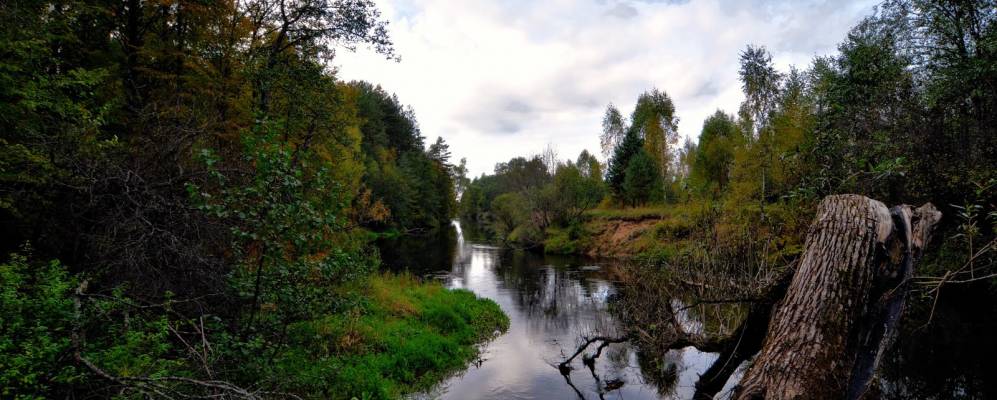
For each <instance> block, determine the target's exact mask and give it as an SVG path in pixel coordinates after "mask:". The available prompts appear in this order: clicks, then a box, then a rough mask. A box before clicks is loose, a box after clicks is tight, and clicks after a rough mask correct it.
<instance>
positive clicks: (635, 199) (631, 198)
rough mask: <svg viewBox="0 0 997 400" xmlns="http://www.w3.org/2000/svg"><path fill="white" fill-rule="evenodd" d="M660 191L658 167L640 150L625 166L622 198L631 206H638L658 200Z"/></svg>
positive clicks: (651, 158)
mask: <svg viewBox="0 0 997 400" xmlns="http://www.w3.org/2000/svg"><path fill="white" fill-rule="evenodd" d="M661 190H662V188H661V180H660V179H658V166H657V164H656V163H655V160H654V158H653V157H651V155H650V154H647V151H646V150H644V149H640V150H639V151H638V152H637V154H634V156H633V158H631V159H630V163H629V165H627V170H626V178H625V179H624V181H623V193H624V198H625V199H626V201H627V202H628V203H630V205H631V206H638V205H642V204H644V203H647V202H648V201H649V200H652V199H657V198H660V196H661Z"/></svg>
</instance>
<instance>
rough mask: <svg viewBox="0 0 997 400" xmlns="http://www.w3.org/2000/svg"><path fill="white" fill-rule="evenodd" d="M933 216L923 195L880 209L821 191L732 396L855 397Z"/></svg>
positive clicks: (882, 344)
mask: <svg viewBox="0 0 997 400" xmlns="http://www.w3.org/2000/svg"><path fill="white" fill-rule="evenodd" d="M940 219H941V213H940V212H938V211H937V210H936V209H935V207H934V206H933V205H931V204H930V203H928V204H925V205H924V206H921V207H920V208H918V209H913V208H912V207H911V206H907V205H902V206H897V207H894V208H893V209H888V208H887V207H886V206H885V205H884V204H883V203H881V202H879V201H876V200H872V199H869V198H866V197H863V196H858V195H838V196H829V197H827V198H825V199H824V200H823V201H822V202H821V204H820V206H819V207H818V210H817V216H816V218H815V220H814V222H813V224H812V225H811V227H810V231H809V233H808V234H807V239H806V242H805V244H804V250H803V255H802V257H801V259H800V262H799V265H798V266H797V269H796V272H795V274H794V276H793V278H792V281H791V282H790V285H789V288H788V290H787V291H786V295H785V297H784V298H783V299H782V300H781V301H780V302H779V303H777V304H776V306H775V309H774V312H773V313H772V317H771V320H770V321H769V324H768V333H767V335H766V336H765V341H764V344H763V345H762V349H761V351H760V352H759V353H758V355H757V356H756V357H755V360H754V362H753V363H752V365H751V367H750V368H749V369H748V370H747V372H746V373H745V375H744V377H743V379H742V380H741V382H740V384H739V385H738V387H737V389H736V390H735V393H734V397H735V398H737V399H759V398H764V399H801V398H807V399H832V398H833V399H840V398H848V399H857V398H860V397H861V396H862V395H863V394H864V393H865V391H866V389H867V387H868V386H869V382H870V381H871V380H872V376H873V373H874V372H875V369H876V366H877V365H878V363H879V360H880V359H881V357H882V354H883V352H884V351H885V350H886V348H887V347H888V345H889V342H890V339H891V337H892V336H893V334H894V333H895V331H896V327H897V322H898V321H899V318H900V315H901V314H902V311H903V306H904V298H905V295H906V287H907V285H908V281H909V279H910V277H911V274H912V271H913V268H914V264H915V262H916V261H917V259H918V258H919V257H920V254H921V251H922V249H923V248H924V246H925V245H926V244H927V243H928V241H929V240H930V237H931V231H932V228H933V227H934V226H935V225H936V224H937V223H938V221H939V220H940Z"/></svg>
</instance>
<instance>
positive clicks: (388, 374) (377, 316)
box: [273, 275, 509, 399]
mask: <svg viewBox="0 0 997 400" xmlns="http://www.w3.org/2000/svg"><path fill="white" fill-rule="evenodd" d="M508 326H509V319H508V317H507V316H506V315H505V314H503V313H502V310H501V309H500V308H499V306H498V305H497V304H495V302H493V301H491V300H487V299H480V298H478V297H477V296H476V295H475V294H474V293H472V292H470V291H467V290H448V289H446V288H444V287H443V286H442V285H440V284H439V283H435V282H434V283H423V282H419V281H418V280H417V279H415V278H413V277H411V276H409V275H398V276H396V275H378V276H374V277H371V278H370V280H369V281H368V282H367V284H366V286H365V288H364V290H363V294H362V295H361V299H360V301H359V306H357V307H356V308H355V309H353V310H352V311H351V312H348V313H345V314H335V315H328V316H324V317H321V318H316V319H314V320H311V321H307V322H302V323H298V324H294V325H293V326H291V327H290V329H289V337H290V340H289V343H288V348H289V349H288V351H286V352H283V353H282V355H281V356H279V359H277V360H274V364H275V365H274V366H273V367H274V369H275V370H276V371H277V372H278V375H280V376H281V381H280V382H281V385H282V386H285V387H287V388H288V389H292V388H293V389H294V391H295V392H297V393H308V394H309V395H310V397H315V398H332V399H350V398H353V397H356V398H358V399H392V398H399V397H401V396H402V395H403V394H405V393H409V392H412V391H418V390H421V389H426V388H429V387H430V386H432V385H433V384H435V383H436V382H438V381H439V380H441V379H442V378H444V377H446V376H447V375H448V374H450V373H452V372H453V371H455V370H458V369H460V368H464V367H465V366H466V365H467V363H468V362H469V361H470V360H472V359H473V357H474V356H475V355H476V354H477V346H476V345H477V344H478V343H481V342H482V341H484V340H486V339H488V338H490V337H492V334H493V333H494V332H495V331H496V330H499V331H505V330H506V329H508Z"/></svg>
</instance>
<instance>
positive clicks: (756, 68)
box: [738, 45, 782, 138]
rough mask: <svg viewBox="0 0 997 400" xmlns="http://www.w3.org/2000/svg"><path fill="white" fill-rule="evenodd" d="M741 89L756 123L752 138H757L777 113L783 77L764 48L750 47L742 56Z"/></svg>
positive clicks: (739, 72)
mask: <svg viewBox="0 0 997 400" xmlns="http://www.w3.org/2000/svg"><path fill="white" fill-rule="evenodd" d="M740 62H741V69H740V70H739V71H738V74H739V75H740V78H741V89H742V90H743V91H744V96H745V101H744V102H745V104H746V105H747V110H748V111H749V112H750V113H751V116H752V120H753V121H754V130H753V131H752V132H751V135H752V137H754V138H757V137H758V134H759V132H760V130H761V127H762V126H764V125H765V124H766V123H767V122H768V118H769V115H770V114H771V113H772V112H774V111H775V107H776V101H777V99H778V96H779V82H780V80H781V79H782V75H781V74H779V72H778V71H776V70H775V66H774V65H773V64H772V55H771V54H769V52H768V50H766V49H765V47H764V46H761V47H755V46H751V45H748V47H747V48H745V50H744V51H743V52H741V56H740Z"/></svg>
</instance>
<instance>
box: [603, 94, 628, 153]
mask: <svg viewBox="0 0 997 400" xmlns="http://www.w3.org/2000/svg"><path fill="white" fill-rule="evenodd" d="M628 129H629V127H627V123H626V121H624V120H623V114H620V110H619V109H617V108H616V106H614V105H613V103H609V105H608V106H606V114H605V115H604V116H603V117H602V135H600V136H599V143H600V144H601V145H602V155H603V156H606V157H609V155H610V154H613V149H615V148H616V145H617V144H619V143H620V141H621V140H623V137H624V136H625V135H626V133H627V130H628Z"/></svg>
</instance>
